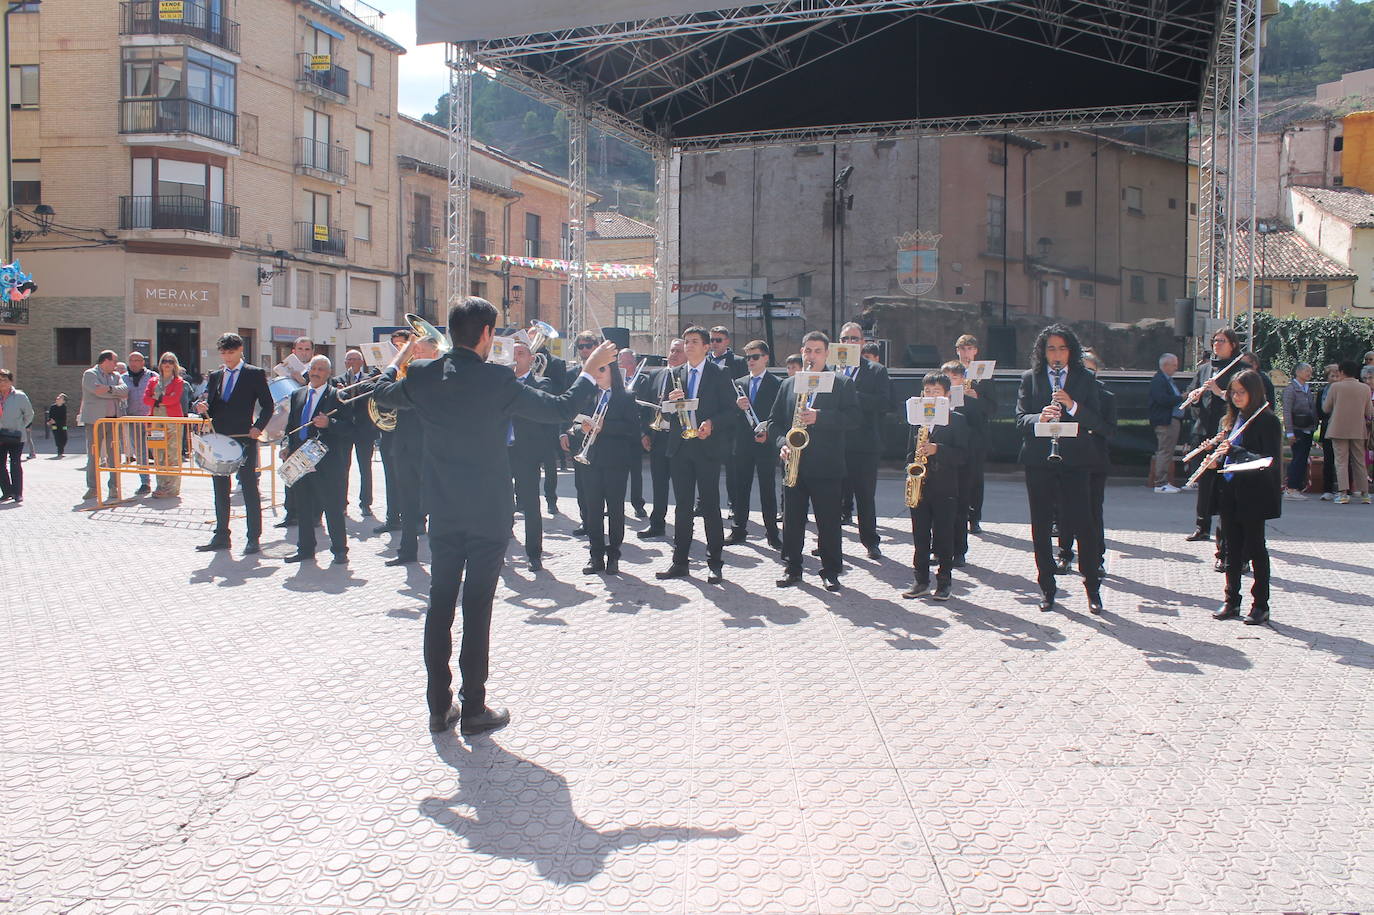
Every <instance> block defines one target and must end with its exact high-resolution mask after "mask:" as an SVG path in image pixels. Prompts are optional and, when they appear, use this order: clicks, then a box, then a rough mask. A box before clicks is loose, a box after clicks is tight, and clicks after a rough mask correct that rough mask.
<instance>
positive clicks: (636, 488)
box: [626, 443, 644, 510]
mask: <svg viewBox="0 0 1374 915" xmlns="http://www.w3.org/2000/svg"><path fill="white" fill-rule="evenodd" d="M626 472H627V473H628V474H629V480H630V504H631V505H633V506H634V507H635V508H637V509H640V510H642V509H643V508H644V449H643V448H642V447H640V446H639V444H638V443H635V456H634V457H633V458H631V459H630V466H629V467H628V468H626Z"/></svg>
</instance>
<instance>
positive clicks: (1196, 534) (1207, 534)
mask: <svg viewBox="0 0 1374 915" xmlns="http://www.w3.org/2000/svg"><path fill="white" fill-rule="evenodd" d="M1186 539H1187V540H1190V541H1192V542H1194V543H1196V542H1197V541H1199V540H1211V539H1212V532H1211V531H1204V530H1203V529H1202V528H1197V529H1196V530H1194V531H1193V532H1192V533H1191V534H1189V535H1188V536H1187V538H1186Z"/></svg>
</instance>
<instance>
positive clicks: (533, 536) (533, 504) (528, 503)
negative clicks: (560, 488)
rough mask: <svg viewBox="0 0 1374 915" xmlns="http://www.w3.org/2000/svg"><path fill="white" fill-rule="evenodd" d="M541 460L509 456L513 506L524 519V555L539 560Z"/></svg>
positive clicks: (541, 545) (541, 552) (541, 547)
mask: <svg viewBox="0 0 1374 915" xmlns="http://www.w3.org/2000/svg"><path fill="white" fill-rule="evenodd" d="M542 464H543V459H542V458H541V457H540V456H539V455H537V454H535V455H528V454H522V455H519V456H516V455H514V454H512V455H511V461H510V469H511V475H512V476H513V477H514V478H515V506H516V508H518V509H520V514H521V515H522V516H523V517H524V519H525V555H526V556H528V557H529V558H530V559H539V558H541V557H542V556H543V555H544V516H543V514H542V512H543V508H544V507H543V506H542V505H541V504H540V503H539V470H540V468H541V466H542Z"/></svg>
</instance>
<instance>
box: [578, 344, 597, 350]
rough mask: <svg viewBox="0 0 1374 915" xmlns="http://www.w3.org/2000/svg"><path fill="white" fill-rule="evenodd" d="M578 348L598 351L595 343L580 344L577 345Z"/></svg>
mask: <svg viewBox="0 0 1374 915" xmlns="http://www.w3.org/2000/svg"><path fill="white" fill-rule="evenodd" d="M577 348H578V349H596V344H595V343H579V344H577Z"/></svg>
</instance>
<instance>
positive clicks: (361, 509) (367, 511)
mask: <svg viewBox="0 0 1374 915" xmlns="http://www.w3.org/2000/svg"><path fill="white" fill-rule="evenodd" d="M358 514H360V515H362V516H363V517H364V518H370V517H372V506H371V505H359V506H358Z"/></svg>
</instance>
